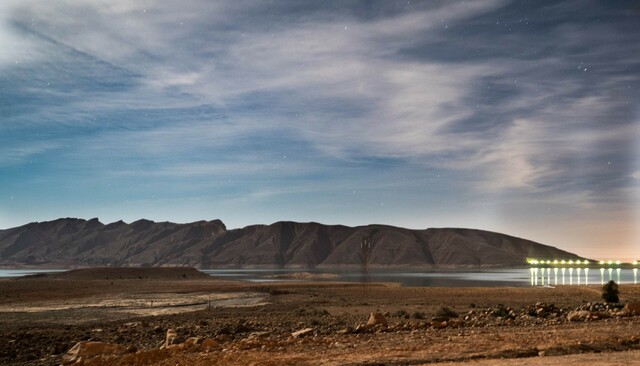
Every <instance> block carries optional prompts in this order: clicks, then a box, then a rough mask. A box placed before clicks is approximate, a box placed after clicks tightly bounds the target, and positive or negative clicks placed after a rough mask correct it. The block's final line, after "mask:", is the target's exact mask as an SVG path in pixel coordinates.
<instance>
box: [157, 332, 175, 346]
mask: <svg viewBox="0 0 640 366" xmlns="http://www.w3.org/2000/svg"><path fill="white" fill-rule="evenodd" d="M176 338H178V333H177V332H176V331H175V330H173V329H168V330H167V335H166V336H165V337H164V344H163V345H162V347H160V348H167V347H169V346H171V345H173V344H176V343H177V342H176V341H177V339H176Z"/></svg>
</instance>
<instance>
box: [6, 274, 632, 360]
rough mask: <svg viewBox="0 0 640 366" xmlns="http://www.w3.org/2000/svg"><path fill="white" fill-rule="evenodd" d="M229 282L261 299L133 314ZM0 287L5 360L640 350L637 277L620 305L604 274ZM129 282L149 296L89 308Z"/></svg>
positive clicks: (602, 355) (221, 290) (499, 355)
mask: <svg viewBox="0 0 640 366" xmlns="http://www.w3.org/2000/svg"><path fill="white" fill-rule="evenodd" d="M181 278H183V277H181ZM226 293H234V294H237V295H240V294H244V293H252V294H260V296H261V301H260V302H259V303H256V304H251V305H248V306H237V303H236V304H232V305H229V304H224V303H217V304H216V305H215V306H214V305H210V304H209V303H208V302H205V303H201V304H200V305H199V306H200V308H197V309H194V308H193V307H185V306H183V305H177V306H174V307H173V310H175V311H176V312H174V313H171V314H166V315H154V316H148V315H147V316H140V314H141V313H140V308H144V309H146V310H150V311H157V310H158V309H159V307H167V306H169V307H171V305H167V304H168V303H164V304H159V303H158V301H159V299H173V298H175V297H184V296H192V295H194V294H198V295H200V294H211V295H216V294H217V295H222V294H226ZM0 294H3V295H2V297H1V298H0V307H1V308H2V311H1V312H0V333H2V334H3V335H5V342H2V343H0V364H3V365H4V364H6V365H59V364H61V363H63V364H65V365H67V364H68V365H80V364H82V365H130V364H137V365H172V366H173V365H189V366H193V365H211V364H213V365H247V364H255V365H283V364H284V365H305V364H307V365H311V364H313V365H317V364H325V365H343V364H351V365H371V364H384V365H414V364H431V363H440V362H468V361H474V362H476V361H477V362H485V361H486V362H489V364H493V363H500V362H503V361H500V360H502V359H505V360H507V361H508V360H512V361H513V362H517V363H518V364H526V363H527V362H529V363H530V364H536V363H535V362H536V361H535V360H538V359H541V358H542V359H544V360H545V362H544V363H542V364H551V365H554V364H557V365H560V364H566V363H568V362H574V358H575V359H577V357H585V356H584V354H589V355H591V356H589V357H591V358H590V359H589V360H590V361H589V362H596V363H602V362H604V361H607V360H609V359H611V360H616V361H615V363H612V364H621V363H632V362H633V361H634V360H635V359H636V357H637V355H638V353H637V352H635V353H634V352H627V351H634V350H640V315H638V314H639V313H640V304H638V303H637V301H638V299H640V288H638V287H636V286H622V287H621V304H604V303H602V302H601V300H600V289H599V288H598V286H592V287H585V286H582V287H563V288H401V287H397V286H392V285H382V284H369V285H367V286H362V285H357V284H356V285H354V284H340V283H303V282H293V283H292V282H287V283H267V284H250V283H245V282H230V281H220V280H215V279H182V280H174V279H164V280H146V279H130V278H126V279H121V280H120V279H118V280H114V279H113V278H110V279H108V280H106V279H95V280H87V279H73V280H72V279H60V278H31V279H23V280H0ZM131 294H135V296H141V297H144V298H145V299H147V300H148V299H153V300H152V301H153V303H151V301H148V302H147V303H145V304H139V305H131V304H130V303H128V302H127V303H123V304H122V305H117V302H115V303H111V305H109V306H108V307H104V306H95V304H96V303H98V302H99V301H103V300H104V299H111V300H113V301H117V300H118V299H122V298H125V297H127V296H130V295H131ZM240 297H241V296H240ZM236 298H238V296H237V297H236ZM65 304H66V305H65ZM77 304H81V305H82V306H76V305H77ZM72 305H73V306H72ZM183 309H184V311H182V312H181V310H183ZM163 314H164V313H163ZM638 352H640V351H638ZM515 359H517V361H516V360H515ZM594 359H595V361H594ZM554 360H555V361H554Z"/></svg>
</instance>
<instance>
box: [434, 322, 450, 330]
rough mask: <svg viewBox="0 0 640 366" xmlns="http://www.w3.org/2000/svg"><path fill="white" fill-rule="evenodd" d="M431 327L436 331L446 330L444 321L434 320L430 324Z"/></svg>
mask: <svg viewBox="0 0 640 366" xmlns="http://www.w3.org/2000/svg"><path fill="white" fill-rule="evenodd" d="M431 326H432V327H434V328H436V329H442V328H446V327H447V321H446V320H444V321H441V322H439V321H435V320H434V321H432V322H431Z"/></svg>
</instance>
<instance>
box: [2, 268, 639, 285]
mask: <svg viewBox="0 0 640 366" xmlns="http://www.w3.org/2000/svg"><path fill="white" fill-rule="evenodd" d="M59 271H61V270H47V269H0V278H2V277H19V276H25V275H32V274H38V273H47V272H59ZM201 271H202V272H205V273H207V274H209V275H211V276H213V277H216V278H221V279H230V280H241V281H249V282H276V281H282V282H286V281H344V282H361V281H362V276H361V274H360V272H359V271H358V270H357V269H203V270H201ZM301 274H302V275H301ZM531 274H532V272H531V271H530V269H529V268H512V269H468V270H465V269H456V270H421V269H376V270H371V271H370V273H369V276H368V282H395V283H400V284H401V285H402V286H406V287H529V286H531V285H532V277H531ZM300 277H302V278H300ZM611 279H613V280H615V281H616V282H618V283H623V284H625V283H626V284H629V283H634V282H635V278H634V273H633V272H632V271H631V270H630V269H623V270H621V271H620V277H619V278H618V273H617V272H616V270H615V269H614V270H613V271H612V273H611ZM603 280H604V281H605V282H606V281H608V280H609V273H608V270H605V271H604V272H603V273H601V272H600V270H599V269H598V268H591V269H590V270H589V273H588V283H589V284H590V285H597V284H600V283H601V281H603ZM549 284H550V285H552V286H555V285H558V286H560V285H562V284H563V278H562V274H561V271H558V274H557V278H556V274H555V273H554V272H553V270H551V272H550V273H549V272H545V274H544V283H543V282H542V274H541V273H540V272H538V273H537V276H536V285H538V286H539V285H549ZM564 284H565V285H574V286H575V285H584V284H585V273H584V269H582V270H581V275H580V280H579V281H578V276H577V271H576V270H574V271H573V272H572V273H571V274H569V271H568V270H567V271H566V273H565V276H564Z"/></svg>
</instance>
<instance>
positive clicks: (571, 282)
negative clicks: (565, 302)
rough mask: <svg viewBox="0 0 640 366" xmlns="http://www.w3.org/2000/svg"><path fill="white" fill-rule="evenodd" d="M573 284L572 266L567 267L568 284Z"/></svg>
mask: <svg viewBox="0 0 640 366" xmlns="http://www.w3.org/2000/svg"><path fill="white" fill-rule="evenodd" d="M572 285H573V267H570V268H569V286H572Z"/></svg>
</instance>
